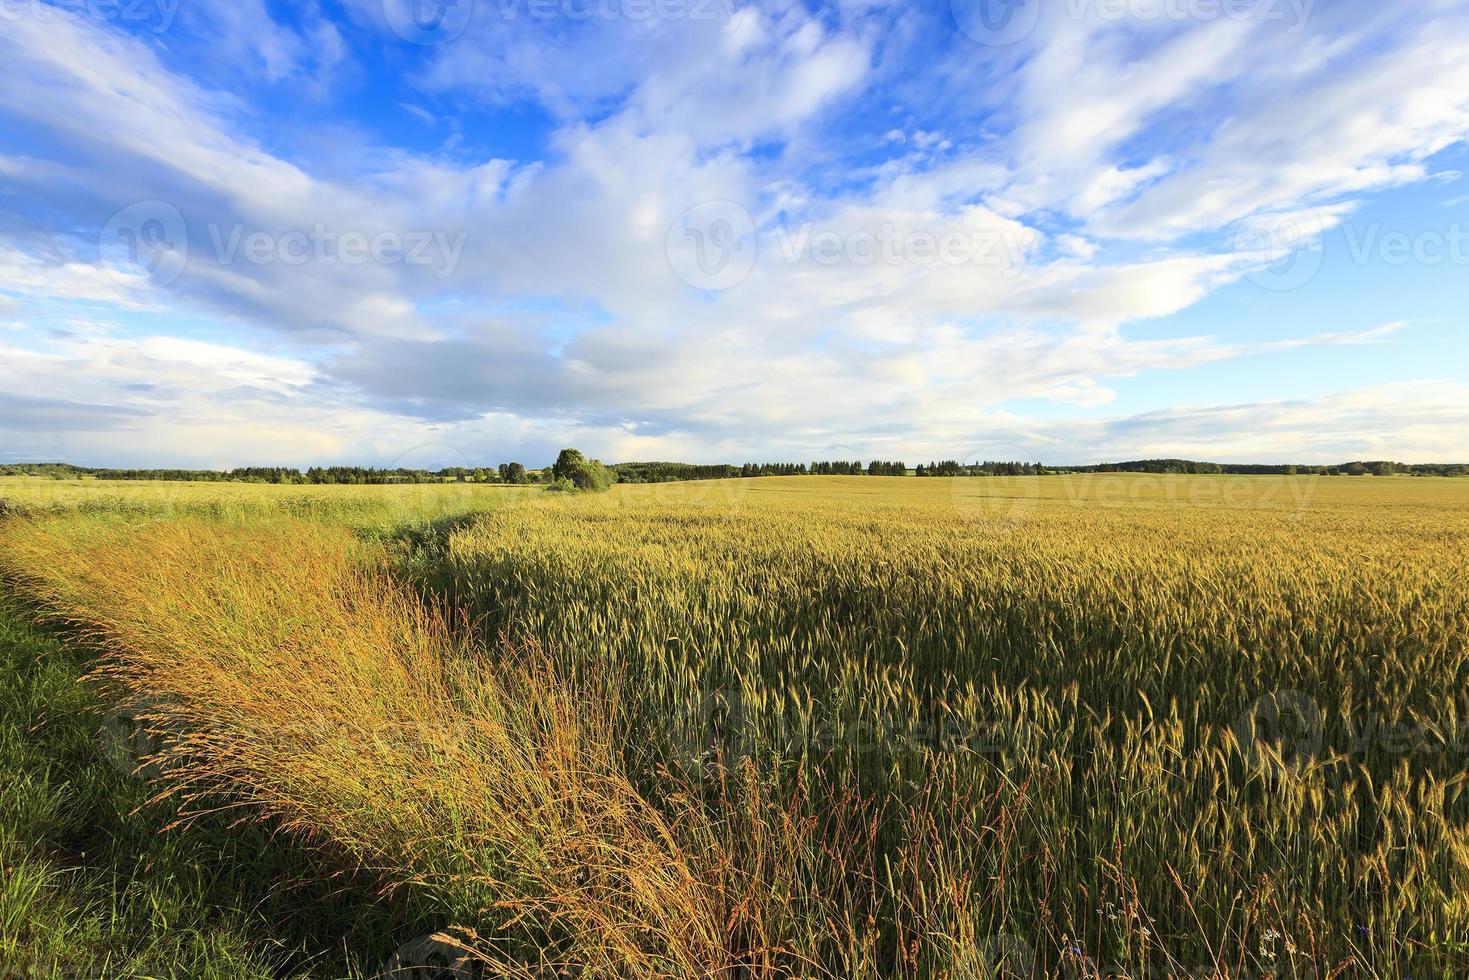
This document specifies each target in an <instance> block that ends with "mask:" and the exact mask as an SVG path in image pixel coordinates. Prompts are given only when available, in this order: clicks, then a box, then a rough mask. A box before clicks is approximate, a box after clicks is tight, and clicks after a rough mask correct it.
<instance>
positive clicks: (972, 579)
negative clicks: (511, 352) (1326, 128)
mask: <svg viewBox="0 0 1469 980" xmlns="http://www.w3.org/2000/svg"><path fill="white" fill-rule="evenodd" d="M311 489H312V490H313V491H314V492H313V493H302V491H301V490H300V489H282V488H270V487H247V488H240V487H233V486H220V485H210V486H202V485H200V486H194V485H179V486H177V487H161V486H158V485H130V486H126V487H110V486H109V487H105V488H103V487H97V486H95V485H89V484H79V485H77V486H76V487H67V488H65V489H58V488H55V487H50V488H48V487H45V486H42V485H41V484H40V482H39V481H30V482H27V481H12V482H7V483H5V484H4V485H3V487H0V497H3V498H4V499H6V500H7V501H8V507H9V510H11V511H13V513H12V514H10V515H9V516H8V517H6V518H5V519H4V523H3V527H0V547H3V552H0V562H3V574H4V576H5V581H6V582H7V588H8V589H9V590H10V591H11V593H12V594H13V595H14V596H16V597H17V598H18V600H19V601H23V602H24V603H25V604H26V608H27V609H29V610H31V615H33V616H35V617H39V618H42V619H45V620H46V621H48V622H51V623H53V624H58V625H57V627H56V628H59V629H61V630H63V632H64V635H68V636H75V637H76V638H77V642H82V643H85V644H86V645H87V646H88V648H89V649H93V650H95V662H94V665H93V667H92V670H91V677H92V683H94V684H96V685H99V687H100V688H101V689H103V690H105V691H106V692H108V693H107V696H108V697H111V698H116V699H120V700H124V701H125V700H128V699H132V700H133V701H135V702H137V703H139V704H144V705H146V709H145V710H144V711H143V714H145V715H146V717H147V718H148V719H149V720H150V723H151V724H154V725H156V726H157V728H158V729H159V731H160V732H162V733H163V734H164V736H165V737H162V738H161V739H160V741H159V743H158V747H157V751H156V755H157V756H158V758H157V759H156V760H155V761H156V762H158V763H159V765H158V766H156V768H155V769H154V770H153V776H152V778H153V779H154V782H155V787H156V789H157V791H158V792H160V793H161V794H163V795H165V796H169V797H172V798H174V799H183V800H185V801H186V802H187V803H188V804H189V807H192V808H193V809H195V810H199V811H205V810H209V809H211V808H217V807H220V806H229V807H237V808H239V809H240V811H241V812H242V813H245V814H249V815H251V816H252V817H253V818H254V819H257V820H260V821H263V822H265V823H266V824H268V825H270V826H278V827H281V828H283V829H285V830H287V831H289V832H291V834H292V835H293V838H294V839H296V840H298V841H299V842H300V845H299V846H301V847H303V848H308V849H311V850H313V851H314V852H321V853H325V854H328V855H334V857H333V858H332V860H338V861H341V862H343V863H345V864H348V865H351V866H352V867H353V868H354V869H357V870H366V871H367V872H368V873H369V874H371V875H372V876H374V877H375V878H376V879H378V880H380V881H381V882H382V883H383V888H384V890H385V894H390V893H391V894H398V893H404V892H407V893H411V894H413V895H414V896H416V900H418V901H422V902H424V903H427V905H428V906H429V907H430V908H432V909H433V910H435V911H434V914H436V915H437V916H438V920H437V921H438V926H439V928H440V929H441V930H443V933H442V934H443V935H444V936H445V937H449V938H452V940H453V942H454V943H456V944H458V945H459V946H460V947H462V949H463V952H464V956H465V957H466V962H472V963H474V964H477V965H478V967H477V968H482V969H483V970H486V971H488V972H486V973H485V975H489V976H496V975H535V976H550V975H556V974H555V973H536V972H535V971H537V970H542V971H544V970H561V971H566V972H568V973H571V974H572V975H582V976H608V977H618V976H668V977H678V976H710V977H714V976H719V977H728V976H748V977H757V976H758V977H766V976H769V977H776V976H810V977H904V978H908V977H911V978H928V977H950V978H955V980H958V978H965V980H968V978H978V977H990V976H993V977H999V976H1063V975H1070V976H1089V977H1090V976H1119V977H1121V976H1128V977H1142V976H1200V977H1205V976H1207V977H1216V976H1217V977H1239V978H1243V977H1263V976H1275V977H1285V976H1300V977H1307V976H1309V977H1330V976H1354V977H1356V976H1362V977H1403V976H1412V977H1415V978H1417V977H1424V976H1455V975H1462V974H1463V973H1464V972H1465V971H1466V970H1469V948H1466V943H1469V901H1466V899H1465V895H1466V894H1469V799H1466V797H1465V793H1464V789H1465V787H1464V778H1465V772H1466V753H1469V730H1466V728H1465V726H1466V725H1469V704H1465V703H1464V701H1463V700H1462V696H1461V691H1463V690H1464V680H1465V677H1466V668H1469V651H1466V640H1469V592H1466V589H1465V586H1464V583H1465V582H1466V581H1469V490H1466V488H1465V485H1464V484H1463V483H1461V482H1460V481H1456V480H1451V479H1439V480H1434V479H1412V478H1323V477H1305V476H1302V477H1231V476H1207V477H1186V476H1139V475H1122V474H1085V475H1067V476H1037V477H1015V478H958V479H914V478H884V477H789V478H767V479H754V480H732V481H710V482H705V483H687V484H657V485H643V486H623V485H620V486H615V487H614V488H613V489H612V491H611V492H609V493H606V494H602V495H595V496H569V495H563V494H541V493H534V492H516V491H512V492H507V491H506V490H504V489H500V488H487V487H476V488H471V489H463V488H456V487H453V486H447V487H443V486H441V487H414V488H389V489H385V488H371V487H366V488H345V487H343V488H311ZM403 489H407V490H411V492H412V493H413V496H412V497H411V498H409V499H404V498H403V497H400V496H397V492H398V491H399V490H403ZM189 807H185V810H186V811H188V810H189ZM187 815H188V814H187V812H186V813H185V817H186V818H187ZM517 971H518V972H517Z"/></svg>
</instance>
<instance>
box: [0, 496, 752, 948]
mask: <svg viewBox="0 0 1469 980" xmlns="http://www.w3.org/2000/svg"><path fill="white" fill-rule="evenodd" d="M3 545H4V550H3V571H4V574H5V575H6V577H7V578H8V579H9V580H10V581H11V582H12V583H17V584H19V585H20V587H21V588H22V589H23V590H24V591H25V593H26V594H28V595H29V596H30V597H31V598H32V599H34V600H35V601H36V602H37V603H38V604H39V606H40V607H41V608H42V609H43V610H44V611H45V612H46V614H48V615H49V616H51V617H53V618H56V619H58V620H62V621H65V622H66V623H69V624H71V626H72V627H74V628H75V629H77V630H78V631H80V632H81V633H82V634H83V635H85V636H86V637H87V638H88V639H89V640H90V641H92V642H93V643H95V644H96V646H97V648H98V649H99V651H101V653H102V659H101V660H100V662H99V666H98V668H97V670H96V672H95V675H94V679H95V680H97V681H98V682H100V683H103V684H106V685H108V686H109V687H110V688H111V689H112V690H113V692H114V693H115V696H116V697H117V698H118V699H119V702H120V704H121V705H122V706H124V707H126V708H130V709H131V711H132V712H133V713H134V714H135V716H136V717H138V718H139V719H140V720H141V721H142V723H143V724H144V725H146V727H147V728H148V729H149V730H150V731H151V732H152V733H154V734H155V735H156V736H157V739H158V742H157V752H156V753H155V754H154V756H153V758H151V759H150V760H149V761H150V762H151V763H153V764H154V767H155V768H154V769H153V770H152V771H154V772H155V773H156V775H155V778H156V779H157V781H158V785H159V791H160V793H161V794H173V795H176V796H178V797H181V798H183V799H184V800H185V802H186V804H187V808H186V809H187V811H188V812H194V813H198V812H202V811H205V810H213V809H218V808H223V807H235V808H240V809H241V812H242V816H244V815H249V816H253V817H258V818H268V819H272V820H275V821H278V822H279V824H280V826H281V827H283V828H284V829H286V830H287V831H290V832H294V833H296V834H299V835H301V836H302V837H304V838H306V839H308V840H310V841H312V842H315V843H316V844H319V845H321V846H325V847H328V848H330V849H333V850H335V851H337V852H340V854H341V855H342V856H343V857H344V858H345V859H347V860H350V861H352V862H355V863H357V864H359V865H361V866H363V867H366V868H369V869H372V870H374V871H376V872H377V873H378V874H380V875H381V876H382V879H383V881H384V883H385V885H386V886H387V887H390V888H398V887H411V888H414V889H417V890H419V892H420V893H422V894H423V895H426V896H428V897H429V898H430V899H431V900H432V901H434V902H437V903H439V904H440V905H441V906H442V908H443V909H444V912H445V921H446V922H447V923H450V924H453V925H458V926H461V927H463V930H462V931H459V932H457V933H455V935H456V937H457V940H458V941H459V942H461V943H463V944H464V946H465V947H466V949H468V950H469V951H471V952H472V954H473V955H474V956H476V957H478V958H479V959H481V960H483V961H484V962H485V963H486V964H491V965H492V966H493V968H494V971H495V974H496V975H506V976H515V975H544V974H543V973H539V972H537V971H538V970H540V969H543V968H544V967H545V966H547V965H558V964H560V965H570V966H574V967H576V968H578V969H580V970H582V971H584V972H585V973H586V975H592V976H629V975H633V976H646V977H693V976H711V975H714V974H716V973H717V972H719V971H720V970H722V969H723V968H724V967H725V966H726V965H727V952H726V932H725V926H726V920H727V918H728V912H729V910H728V909H727V908H726V907H724V905H723V904H722V896H721V894H720V890H719V888H718V887H716V886H715V885H711V883H710V880H709V879H708V878H706V877H704V875H705V874H707V872H708V870H709V859H710V856H711V852H710V851H709V850H708V848H709V847H710V845H711V844H712V843H713V838H712V837H711V836H710V833H709V831H708V830H707V829H705V830H703V831H700V832H697V833H693V834H691V833H690V832H689V828H688V827H686V826H677V825H675V824H674V823H672V822H670V821H669V820H668V819H666V818H665V817H664V815H663V814H662V813H660V812H659V811H658V810H657V809H655V808H654V807H653V806H651V805H649V803H648V802H646V801H645V800H644V799H643V798H642V797H640V796H639V794H638V793H637V792H636V791H635V790H634V789H633V787H632V785H631V784H630V783H629V781H628V780H627V778H626V777H625V775H624V774H623V772H622V769H621V762H620V758H619V756H618V755H617V753H616V752H615V750H614V746H615V741H614V739H613V738H612V737H611V734H610V732H609V731H608V728H607V721H606V718H607V713H606V711H605V709H604V706H602V705H598V704H593V703H589V702H587V701H585V700H582V699H580V698H578V697H577V696H576V695H575V693H574V692H573V691H572V690H571V689H570V688H569V687H568V686H567V685H565V684H562V683H559V682H558V679H557V678H556V677H555V676H553V675H552V674H551V673H549V672H548V670H547V668H546V665H545V664H544V662H542V661H539V660H538V659H537V658H535V657H534V656H531V655H526V656H524V657H522V658H520V663H519V664H516V665H511V664H510V663H509V661H508V660H507V658H504V657H497V658H496V662H495V663H494V664H493V665H491V664H490V662H489V660H488V659H487V658H486V657H484V656H483V655H481V654H480V653H478V652H477V651H475V650H472V649H469V648H467V647H466V646H465V645H463V644H462V643H460V642H458V641H457V640H456V639H455V638H454V637H452V636H451V635H450V634H449V632H448V631H447V630H446V629H445V626H444V622H443V620H442V618H441V617H440V616H438V615H436V614H434V613H433V612H430V611H425V610H424V608H423V607H422V606H421V605H420V604H419V603H418V602H417V601H416V600H414V599H413V598H411V597H409V596H407V595H405V594H404V593H403V592H402V591H401V590H400V589H399V588H397V587H396V586H395V585H393V584H392V583H391V582H390V581H389V580H388V578H387V577H386V576H385V574H384V570H383V568H382V567H381V562H380V558H379V557H378V556H377V555H376V554H375V553H374V552H372V551H371V550H368V549H367V548H365V547H364V546H363V545H360V544H356V543H354V542H353V541H352V540H351V539H350V538H349V537H348V536H347V535H345V534H342V533H337V532H334V531H330V530H327V529H324V528H322V527H319V526H314V525H302V524H296V523H292V522H286V523H276V524H272V525H270V526H268V527H264V528H257V529H254V530H251V531H245V530H240V529H226V528H222V527H220V526H218V525H213V524H209V523H204V522H199V521H193V520H178V521H172V522H167V523H154V524H150V525H146V526H144V527H143V528H142V529H139V530H125V529H123V528H121V527H119V526H116V525H113V524H108V523H106V522H99V521H97V520H94V519H88V518H71V519H66V520H60V521H53V522H48V523H30V522H11V523H10V524H9V525H8V526H6V527H5V529H4V532H3ZM686 840H694V841H697V842H698V843H699V844H700V845H701V846H702V847H703V848H705V851H704V852H703V853H698V854H691V853H688V852H686V851H685V850H684V843H683V842H684V841H686ZM714 877H715V880H716V881H717V879H718V874H717V873H716V875H715V876H714Z"/></svg>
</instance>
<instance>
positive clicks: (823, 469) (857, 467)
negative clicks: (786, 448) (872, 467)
mask: <svg viewBox="0 0 1469 980" xmlns="http://www.w3.org/2000/svg"><path fill="white" fill-rule="evenodd" d="M864 472H865V471H864V470H863V469H862V461H861V460H853V461H852V462H850V463H849V462H847V461H846V460H837V461H836V462H823V463H812V464H811V473H813V474H815V475H816V476H861V475H862V474H863V473H864Z"/></svg>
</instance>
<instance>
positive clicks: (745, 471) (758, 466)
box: [740, 463, 806, 476]
mask: <svg viewBox="0 0 1469 980" xmlns="http://www.w3.org/2000/svg"><path fill="white" fill-rule="evenodd" d="M805 475H806V464H805V463H746V464H745V465H744V466H741V467H740V476H805Z"/></svg>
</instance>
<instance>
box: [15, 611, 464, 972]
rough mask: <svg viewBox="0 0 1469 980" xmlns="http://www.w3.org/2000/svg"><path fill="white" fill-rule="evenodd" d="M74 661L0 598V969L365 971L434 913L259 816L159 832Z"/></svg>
mask: <svg viewBox="0 0 1469 980" xmlns="http://www.w3.org/2000/svg"><path fill="white" fill-rule="evenodd" d="M89 659H90V658H89V657H88V656H87V655H86V654H84V653H83V652H81V651H80V650H79V649H78V648H76V647H75V646H70V647H69V646H67V645H64V644H63V643H61V642H59V641H58V639H57V638H56V637H54V636H52V635H49V634H48V633H46V632H43V631H39V630H37V629H36V628H34V627H31V626H28V625H26V624H25V623H24V622H23V620H22V617H20V616H19V615H17V611H16V609H15V607H14V604H13V603H4V602H0V772H4V773H5V779H4V780H3V781H0V865H3V869H4V874H3V875H0V977H5V978H10V977H14V976H19V977H24V978H30V977H38V978H39V977H68V978H70V977H97V976H110V977H199V978H265V977H303V978H304V977H355V976H365V975H371V974H373V973H375V972H377V969H378V967H379V966H380V965H381V964H382V963H384V962H386V961H387V959H388V957H389V956H390V955H391V954H392V952H393V950H394V949H395V948H396V947H397V946H398V945H399V944H400V943H402V942H406V941H408V940H409V939H411V938H413V937H416V936H420V935H423V934H425V933H427V932H431V931H434V930H436V929H438V928H440V927H441V925H442V923H437V922H434V921H432V920H431V919H429V918H425V917H423V915H422V912H421V910H414V909H411V908H409V907H406V906H405V905H404V904H403V903H402V902H401V901H398V902H387V901H384V900H383V899H381V898H379V897H378V896H377V895H376V893H375V891H374V890H373V888H372V885H371V883H370V882H368V881H366V880H354V878H353V877H352V876H350V875H343V874H342V873H341V869H340V867H339V866H337V865H328V864H326V863H325V862H324V861H323V858H322V855H321V854H319V853H318V852H316V851H314V850H312V849H309V848H303V847H301V846H300V845H299V844H297V843H296V842H293V841H290V840H287V839H285V838H283V837H281V836H279V835H273V834H272V833H271V832H270V830H269V828H268V827H265V826H262V825H260V824H258V823H253V822H244V823H241V822H237V821H234V820H232V819H230V818H228V817H226V816H223V815H221V816H218V817H212V818H206V819H202V820H196V821H194V822H191V823H190V824H188V825H187V826H183V827H176V828H173V829H169V830H165V828H167V827H168V826H169V825H170V824H171V823H172V822H173V820H174V819H175V818H176V817H177V815H178V812H177V809H176V807H174V806H173V805H171V804H168V803H154V804H150V803H149V795H150V794H149V790H148V788H147V786H146V785H145V784H144V782H143V781H142V780H141V779H139V778H138V777H136V776H133V775H131V774H129V773H128V772H127V771H126V769H125V768H120V767H119V765H117V764H115V760H116V758H117V756H116V754H115V752H114V751H113V750H112V745H113V743H112V741H111V738H112V734H111V733H112V732H114V731H116V730H117V729H116V728H115V727H111V726H109V725H107V724H105V723H104V717H105V716H104V713H103V711H102V710H101V707H100V706H99V704H98V703H97V701H96V699H95V697H94V695H93V689H92V688H91V687H90V686H88V685H84V684H81V683H79V679H80V677H81V675H82V673H83V671H84V669H85V667H86V665H87V662H88V661H89Z"/></svg>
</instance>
